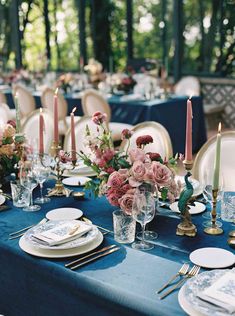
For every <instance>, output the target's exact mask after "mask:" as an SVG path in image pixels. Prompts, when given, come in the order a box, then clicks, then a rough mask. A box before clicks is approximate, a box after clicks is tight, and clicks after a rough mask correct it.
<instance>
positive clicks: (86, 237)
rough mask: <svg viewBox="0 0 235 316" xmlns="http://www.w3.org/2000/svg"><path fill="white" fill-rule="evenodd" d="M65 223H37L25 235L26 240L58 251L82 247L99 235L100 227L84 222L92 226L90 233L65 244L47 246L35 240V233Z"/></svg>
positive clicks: (42, 247) (34, 244)
mask: <svg viewBox="0 0 235 316" xmlns="http://www.w3.org/2000/svg"><path fill="white" fill-rule="evenodd" d="M66 222H67V221H66ZM63 223H65V221H49V222H46V223H44V224H41V225H36V226H34V227H32V228H31V229H29V230H27V232H26V233H25V235H24V237H25V240H26V241H27V242H28V243H29V244H30V245H32V246H34V247H36V248H40V249H48V250H56V251H58V250H62V249H72V248H77V247H82V246H84V245H86V244H88V243H90V242H91V241H93V240H94V239H95V238H96V237H97V234H98V228H97V227H96V226H94V225H91V224H88V223H84V222H82V225H87V226H91V230H89V231H88V233H86V234H84V236H81V237H79V238H76V239H74V240H71V241H68V242H65V243H63V244H60V245H57V246H47V245H44V244H42V243H40V242H37V241H35V239H33V235H35V234H40V233H42V232H45V231H47V230H49V229H52V228H55V227H56V226H58V225H61V224H63ZM76 223H79V221H76Z"/></svg>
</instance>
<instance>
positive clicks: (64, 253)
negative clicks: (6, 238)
mask: <svg viewBox="0 0 235 316" xmlns="http://www.w3.org/2000/svg"><path fill="white" fill-rule="evenodd" d="M102 241H103V234H102V233H101V232H100V231H99V230H98V234H97V237H96V238H95V239H94V240H92V241H91V242H89V243H87V244H86V245H83V246H80V247H77V248H72V249H62V250H50V249H40V248H37V247H34V246H32V245H31V244H30V243H29V242H28V241H27V240H26V239H25V237H24V236H22V237H21V238H20V240H19V246H20V248H21V249H22V250H23V251H25V252H27V253H28V254H30V255H33V256H36V257H42V258H67V257H73V256H77V255H82V254H84V253H87V252H89V251H92V250H94V249H95V248H97V247H98V246H99V245H100V244H101V243H102Z"/></svg>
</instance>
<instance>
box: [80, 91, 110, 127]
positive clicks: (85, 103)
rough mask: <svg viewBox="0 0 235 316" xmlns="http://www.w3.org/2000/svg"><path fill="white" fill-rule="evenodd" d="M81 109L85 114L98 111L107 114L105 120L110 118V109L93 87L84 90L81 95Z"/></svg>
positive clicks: (89, 114)
mask: <svg viewBox="0 0 235 316" xmlns="http://www.w3.org/2000/svg"><path fill="white" fill-rule="evenodd" d="M82 110H83V113H84V115H85V116H92V115H93V114H94V113H95V112H97V111H100V112H102V113H106V114H107V122H109V121H110V119H111V110H110V106H109V104H108V103H107V102H106V100H105V99H104V98H103V97H102V96H101V95H100V94H99V93H98V92H97V91H96V90H94V89H89V90H86V91H85V92H84V94H83V96H82Z"/></svg>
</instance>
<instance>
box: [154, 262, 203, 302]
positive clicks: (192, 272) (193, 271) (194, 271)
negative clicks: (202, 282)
mask: <svg viewBox="0 0 235 316" xmlns="http://www.w3.org/2000/svg"><path fill="white" fill-rule="evenodd" d="M199 271H200V267H199V266H196V265H194V266H193V267H192V269H191V270H190V271H189V272H188V273H187V274H186V275H185V276H184V277H183V279H181V280H180V281H179V282H178V283H176V284H175V285H174V286H173V287H172V288H170V289H169V291H167V292H166V293H164V294H163V295H162V296H160V300H162V299H163V298H165V297H166V296H168V295H169V294H170V293H172V292H173V291H174V290H175V289H177V288H178V287H179V286H180V285H181V284H183V283H184V281H185V280H187V279H189V278H192V277H193V276H196V275H197V274H198V273H199Z"/></svg>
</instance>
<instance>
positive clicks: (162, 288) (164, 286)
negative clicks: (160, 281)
mask: <svg viewBox="0 0 235 316" xmlns="http://www.w3.org/2000/svg"><path fill="white" fill-rule="evenodd" d="M178 276H179V273H176V274H175V275H173V277H172V278H171V279H170V280H169V281H168V282H167V283H166V284H164V285H163V286H162V287H161V288H160V289H159V290H158V291H157V292H156V293H157V294H159V293H161V292H162V291H163V290H164V289H165V288H166V287H167V286H168V285H169V284H170V283H171V282H172V281H174V280H175V279H176V278H177V277H178Z"/></svg>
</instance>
